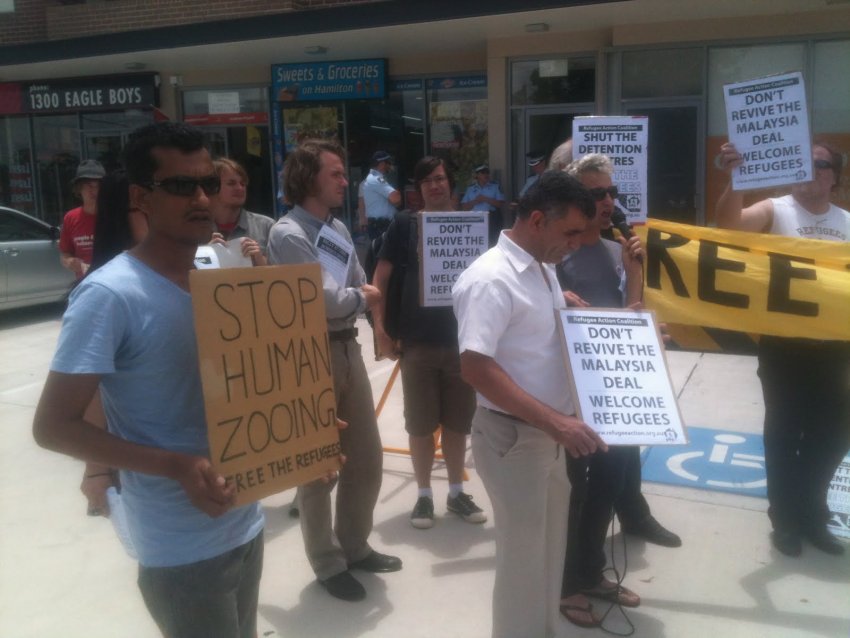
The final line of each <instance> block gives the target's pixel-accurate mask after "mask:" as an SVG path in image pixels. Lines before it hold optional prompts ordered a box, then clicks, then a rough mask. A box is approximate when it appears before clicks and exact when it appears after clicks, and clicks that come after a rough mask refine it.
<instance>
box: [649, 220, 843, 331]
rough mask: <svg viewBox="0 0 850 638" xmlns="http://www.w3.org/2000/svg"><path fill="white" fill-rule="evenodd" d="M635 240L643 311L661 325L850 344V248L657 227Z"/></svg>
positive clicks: (838, 243)
mask: <svg viewBox="0 0 850 638" xmlns="http://www.w3.org/2000/svg"><path fill="white" fill-rule="evenodd" d="M637 234H638V235H639V236H640V237H641V241H643V245H644V246H645V247H646V260H645V263H646V286H645V288H644V295H645V301H646V305H647V307H649V308H651V309H653V310H655V311H656V312H657V313H658V316H659V317H660V318H661V320H662V321H666V322H668V323H681V324H688V325H693V326H707V327H712V328H722V329H726V330H738V331H743V332H752V333H758V334H769V335H776V336H779V337H804V336H806V335H812V334H817V335H818V338H819V339H834V340H840V341H850V322H848V321H847V308H850V243H848V242H845V241H822V240H815V239H800V238H797V237H780V236H778V235H765V234H762V233H748V232H743V231H734V230H721V229H719V228H706V227H702V226H692V225H689V224H676V223H674V222H667V221H662V220H658V219H651V220H649V224H648V225H647V226H641V227H640V228H638V229H637Z"/></svg>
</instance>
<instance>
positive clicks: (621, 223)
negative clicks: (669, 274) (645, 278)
mask: <svg viewBox="0 0 850 638" xmlns="http://www.w3.org/2000/svg"><path fill="white" fill-rule="evenodd" d="M611 224H612V225H613V226H614V227H615V228H616V229H617V230H619V231H620V234H621V235H622V236H623V237H624V238H625V239H631V238H632V237H634V236H635V231H633V230H632V227H631V226H629V222H628V221H626V214H625V213H624V212H623V211H622V209H621V208H620V207H619V206H614V212H613V213H611ZM637 260H638V263H640V264H642V263H643V255H638V256H637Z"/></svg>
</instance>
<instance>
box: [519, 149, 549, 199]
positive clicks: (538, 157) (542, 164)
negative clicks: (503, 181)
mask: <svg viewBox="0 0 850 638" xmlns="http://www.w3.org/2000/svg"><path fill="white" fill-rule="evenodd" d="M525 158H526V160H527V162H526V163H527V164H528V167H529V168H530V169H531V175H530V176H529V178H528V179H527V180H525V184H523V186H522V188H521V189H520V191H519V196H520V197H522V196H523V195H525V192H526V191H527V190H528V189H529V188H531V186H532V185H533V184H534V183H535V182H536V181H537V180H538V179H540V176H541V175H542V174H543V171H545V170H546V154H545V153H539V152H537V151H532V152H531V153H526V155H525Z"/></svg>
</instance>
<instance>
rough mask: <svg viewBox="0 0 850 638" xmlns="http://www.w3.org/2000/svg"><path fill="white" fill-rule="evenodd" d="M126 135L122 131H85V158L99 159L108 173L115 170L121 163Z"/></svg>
mask: <svg viewBox="0 0 850 638" xmlns="http://www.w3.org/2000/svg"><path fill="white" fill-rule="evenodd" d="M126 137H127V136H126V134H125V133H122V132H121V131H84V132H83V158H85V159H93V160H97V161H98V162H100V163H101V164H103V168H104V169H106V172H107V173H109V172H110V171H114V170H115V169H117V168H118V167H119V166H120V164H121V149H122V148H124V143H125V142H126Z"/></svg>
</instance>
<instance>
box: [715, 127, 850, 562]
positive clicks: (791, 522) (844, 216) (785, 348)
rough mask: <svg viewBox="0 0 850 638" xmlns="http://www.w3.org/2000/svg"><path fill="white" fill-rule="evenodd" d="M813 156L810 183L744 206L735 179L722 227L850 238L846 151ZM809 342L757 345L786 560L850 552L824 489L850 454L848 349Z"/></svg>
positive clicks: (723, 163)
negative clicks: (833, 529)
mask: <svg viewBox="0 0 850 638" xmlns="http://www.w3.org/2000/svg"><path fill="white" fill-rule="evenodd" d="M812 160H813V164H814V176H813V179H812V181H810V182H804V183H801V184H795V185H794V186H793V187H792V188H791V194H790V195H786V196H785V197H777V198H771V199H763V200H761V201H759V202H756V203H755V204H753V205H752V206H748V207H746V208H745V207H744V196H743V194H742V193H741V192H740V191H733V190H732V185H731V183H730V184H729V185H728V186H727V188H726V190H725V191H724V193H723V195H722V196H721V197H720V200H719V201H718V202H717V209H716V215H717V225H718V226H719V227H721V228H732V229H735V230H747V231H752V232H757V233H771V234H774V235H783V236H786V237H801V238H805V239H821V240H826V241H840V242H848V241H850V213H848V212H847V211H846V210H843V209H841V208H839V207H838V206H836V205H835V204H832V203H831V202H830V196H831V194H832V191H833V190H834V189H835V188H836V187H837V186H838V184H839V182H840V179H841V168H842V156H841V153H839V152H837V151H835V150H833V149H832V148H830V147H829V146H827V145H825V144H820V143H819V144H815V145H814V146H813V147H812ZM743 163H744V159H743V157H742V156H741V154H740V153H738V151H737V150H736V149H735V146H734V145H733V144H730V143H728V142H727V143H726V144H724V145H723V146H722V147H721V153H720V157H719V162H718V164H719V166H720V167H721V168H722V169H723V170H725V171H726V172H728V173H731V172H732V171H733V170H734V169H735V168H736V167H738V166H740V165H741V164H743ZM801 336H802V335H801ZM806 337H807V338H805V339H803V338H787V337H773V336H769V335H764V336H762V338H761V339H760V340H759V355H758V356H759V368H758V375H759V378H760V379H761V385H762V392H763V394H764V407H765V415H764V458H765V470H766V473H767V500H768V503H769V507H768V516H769V517H770V522H771V523H772V525H773V533H772V534H771V541H772V542H773V546H774V547H775V548H776V549H777V550H778V551H779V552H781V553H783V554H785V555H786V556H799V555H800V553H801V552H802V550H803V547H802V539H803V538H805V539H806V540H808V541H809V542H810V543H811V544H812V545H813V546H815V547H817V548H818V549H820V550H821V551H823V552H826V553H827V554H832V555H841V554H843V553H844V546H843V545H842V544H841V543H840V542H839V541H838V540H837V539H836V538H835V537H834V536H833V535H832V534H831V533H830V532H829V530H828V529H827V522H828V520H829V508H828V507H827V504H826V493H827V491H828V489H829V482H830V480H831V478H832V475H833V474H834V473H835V470H836V468H837V467H838V465H839V464H840V463H841V461H842V459H843V458H844V455H845V454H847V450H848V448H850V427H848V423H850V343H848V342H846V341H828V340H821V339H819V338H818V337H819V335H818V334H811V335H806Z"/></svg>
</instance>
